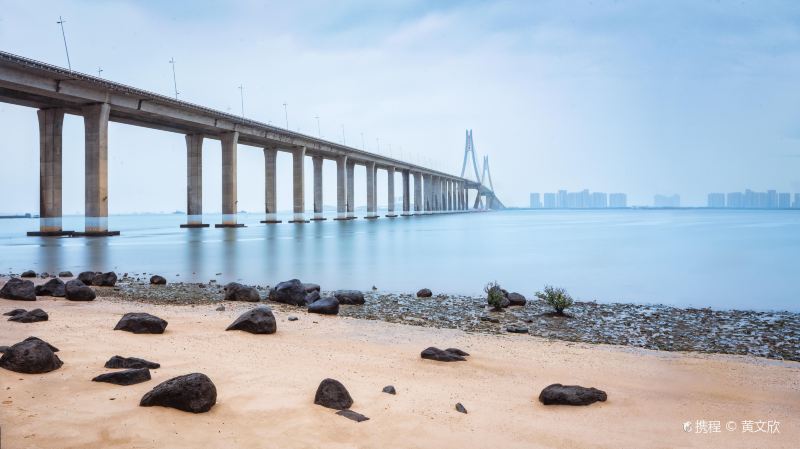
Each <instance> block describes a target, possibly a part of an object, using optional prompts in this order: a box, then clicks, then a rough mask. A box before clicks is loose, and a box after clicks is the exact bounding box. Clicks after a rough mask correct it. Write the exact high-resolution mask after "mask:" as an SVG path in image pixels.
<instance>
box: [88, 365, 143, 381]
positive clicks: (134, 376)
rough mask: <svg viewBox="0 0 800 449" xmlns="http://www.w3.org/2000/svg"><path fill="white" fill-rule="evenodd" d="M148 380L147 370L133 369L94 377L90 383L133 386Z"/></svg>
mask: <svg viewBox="0 0 800 449" xmlns="http://www.w3.org/2000/svg"><path fill="white" fill-rule="evenodd" d="M148 380H150V370H149V369H147V368H133V369H126V370H122V371H114V372H113V373H105V374H101V375H99V376H96V377H95V378H94V379H92V382H108V383H110V384H115V385H135V384H138V383H142V382H147V381H148Z"/></svg>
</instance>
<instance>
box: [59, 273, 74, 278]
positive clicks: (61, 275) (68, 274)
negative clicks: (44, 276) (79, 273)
mask: <svg viewBox="0 0 800 449" xmlns="http://www.w3.org/2000/svg"><path fill="white" fill-rule="evenodd" d="M58 277H60V278H71V277H72V272H71V271H59V272H58Z"/></svg>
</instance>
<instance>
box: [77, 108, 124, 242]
mask: <svg viewBox="0 0 800 449" xmlns="http://www.w3.org/2000/svg"><path fill="white" fill-rule="evenodd" d="M82 112H83V125H84V137H85V144H86V147H85V170H86V173H85V174H86V184H85V186H84V189H85V201H86V210H85V212H84V214H85V218H84V219H85V223H86V224H85V229H84V232H83V233H82V234H80V235H85V236H110V235H119V231H109V230H108V115H109V113H110V112H111V106H110V105H109V104H108V103H96V104H91V105H88V106H84V107H83V108H82Z"/></svg>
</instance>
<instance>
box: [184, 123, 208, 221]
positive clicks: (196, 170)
mask: <svg viewBox="0 0 800 449" xmlns="http://www.w3.org/2000/svg"><path fill="white" fill-rule="evenodd" d="M181 227H182V228H207V227H208V224H204V223H203V135H202V134H187V135H186V223H184V224H182V225H181Z"/></svg>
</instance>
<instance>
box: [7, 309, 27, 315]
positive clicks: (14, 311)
mask: <svg viewBox="0 0 800 449" xmlns="http://www.w3.org/2000/svg"><path fill="white" fill-rule="evenodd" d="M25 312H27V310H25V309H14V310H12V311H10V312H6V313H4V314H3V316H16V315H19V314H20V313H25Z"/></svg>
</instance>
